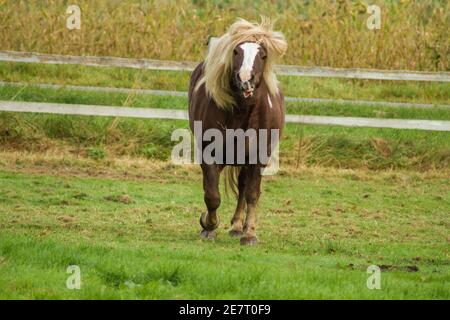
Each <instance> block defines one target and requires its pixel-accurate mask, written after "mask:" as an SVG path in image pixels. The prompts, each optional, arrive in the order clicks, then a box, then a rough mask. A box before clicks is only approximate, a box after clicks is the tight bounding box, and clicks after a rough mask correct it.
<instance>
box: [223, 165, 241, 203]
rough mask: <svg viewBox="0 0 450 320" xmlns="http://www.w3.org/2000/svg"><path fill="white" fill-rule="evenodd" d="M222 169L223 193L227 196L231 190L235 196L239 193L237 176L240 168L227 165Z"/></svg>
mask: <svg viewBox="0 0 450 320" xmlns="http://www.w3.org/2000/svg"><path fill="white" fill-rule="evenodd" d="M223 170H224V172H223V173H224V182H225V194H226V195H227V196H228V195H229V194H230V191H231V192H232V193H233V194H234V195H235V196H237V195H238V194H239V190H238V177H239V172H240V171H241V168H240V167H237V166H227V167H225V168H224V169H223Z"/></svg>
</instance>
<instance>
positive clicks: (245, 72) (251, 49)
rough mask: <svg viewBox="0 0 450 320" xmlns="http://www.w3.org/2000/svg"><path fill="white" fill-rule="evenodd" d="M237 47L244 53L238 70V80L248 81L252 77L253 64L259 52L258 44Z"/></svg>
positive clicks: (245, 44) (250, 43) (244, 44)
mask: <svg viewBox="0 0 450 320" xmlns="http://www.w3.org/2000/svg"><path fill="white" fill-rule="evenodd" d="M239 47H240V48H241V49H242V50H243V51H244V59H243V60H242V65H241V68H240V69H239V78H241V81H249V80H250V79H251V77H252V70H253V63H254V62H255V58H256V55H257V54H258V51H259V44H257V43H254V42H246V43H243V44H241V45H240V46H239Z"/></svg>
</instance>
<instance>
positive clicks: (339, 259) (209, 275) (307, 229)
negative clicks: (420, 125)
mask: <svg viewBox="0 0 450 320" xmlns="http://www.w3.org/2000/svg"><path fill="white" fill-rule="evenodd" d="M200 181H201V177H200V170H199V169H198V168H196V167H192V168H191V167H174V166H173V165H170V164H167V163H164V162H162V163H160V162H154V161H147V160H137V159H115V160H111V161H94V160H89V159H82V158H77V157H70V156H67V155H52V154H47V155H42V154H41V155H36V154H30V153H26V152H25V153H24V152H20V153H16V152H12V153H2V154H1V157H0V230H1V232H0V269H1V272H0V288H1V290H0V298H3V299H5V298H7V299H10V298H19V299H22V298H33V299H36V298H39V299H55V298H70V299H79V298H88V299H92V298H100V299H107V298H108V299H109V298H113V299H117V298H130V299H135V298H162V299H168V298H171V299H184V298H193V299H197V298H208V299H216V298H218V299H221V298H229V299H260V298H267V299H299V298H307V299H314V298H318V299H323V298H331V299H337V298H345V299H347V298H348V299H373V298H379V299H387V298H393V299H417V298H423V299H431V298H435V299H449V298H450V292H449V290H448V286H449V284H450V276H449V274H450V262H449V257H448V241H450V238H449V233H448V230H449V227H450V226H449V220H448V216H449V215H448V214H449V212H450V202H449V201H450V189H449V185H450V179H449V175H448V173H447V174H444V173H443V172H439V171H436V172H428V173H424V174H418V173H411V172H402V171H396V172H385V173H371V172H367V171H359V170H356V171H354V170H327V169H320V168H306V167H301V168H299V169H292V168H290V169H289V170H285V169H283V170H282V171H281V174H280V175H278V176H276V177H271V178H268V179H266V180H265V181H264V183H263V196H262V198H261V203H260V221H259V237H260V242H261V243H260V245H259V246H257V247H252V248H247V247H241V246H240V245H239V243H238V241H237V240H236V239H232V238H229V237H228V234H227V232H226V231H227V230H226V229H227V227H228V223H227V222H228V221H229V220H230V218H231V214H232V209H233V205H234V201H233V200H232V199H224V201H223V204H222V206H221V209H220V215H221V218H222V225H221V227H220V229H219V235H218V238H217V240H216V241H215V242H204V241H202V240H200V238H199V231H200V228H199V226H198V216H199V214H200V212H201V211H202V210H203V200H202V191H201V184H200ZM373 264H375V265H379V266H381V270H382V272H381V290H369V289H367V287H366V280H367V278H368V276H369V274H367V273H366V269H367V267H368V266H369V265H373ZM69 265H78V266H79V267H80V269H81V281H82V287H81V290H69V289H67V288H66V286H65V284H66V279H67V277H68V276H69V274H66V268H67V267H68V266H69Z"/></svg>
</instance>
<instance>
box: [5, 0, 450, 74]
mask: <svg viewBox="0 0 450 320" xmlns="http://www.w3.org/2000/svg"><path fill="white" fill-rule="evenodd" d="M74 3H77V4H79V5H80V7H81V11H82V28H81V30H80V31H78V30H72V31H70V30H68V29H67V28H66V23H65V22H66V18H67V16H68V15H66V14H65V11H66V8H67V6H68V5H69V3H68V2H67V1H64V0H46V1H27V0H0V30H1V32H0V47H1V48H2V50H7V49H9V50H18V51H38V52H46V53H60V54H75V55H81V54H82V55H100V56H102V55H110V56H124V57H142V58H155V59H174V60H201V58H202V57H203V54H204V51H205V45H206V43H207V41H208V38H209V37H210V36H217V35H221V34H223V33H224V32H225V30H226V29H227V27H228V26H229V25H230V24H231V23H232V22H233V21H234V20H235V19H236V17H242V18H246V19H250V20H256V19H258V18H259V15H261V14H262V15H267V16H269V17H271V18H273V19H276V20H277V29H279V30H281V31H282V32H283V33H284V34H285V35H286V37H287V39H288V43H289V50H288V53H287V55H286V57H285V59H284V61H283V63H286V64H297V65H318V66H334V67H368V68H382V69H413V70H444V71H445V70H449V68H450V66H449V61H450V57H449V54H450V53H449V48H450V40H449V37H448V30H449V28H450V27H449V23H450V22H449V12H450V10H449V4H448V1H445V0H423V1H410V0H401V1H394V0H386V1H379V0H377V1H371V2H370V4H377V5H379V6H380V7H381V12H382V28H381V30H376V31H371V30H368V29H367V27H366V20H367V17H368V16H369V15H368V14H367V13H366V7H367V5H368V2H367V1H362V0H334V1H328V0H318V1H309V0H304V1H294V0H288V1H281V0H271V1H266V0H256V1H244V0H237V1H228V0H227V1H216V0H213V1H209V0H208V1H206V0H177V1H174V0H164V1H158V0H156V1H138V0H125V1H119V0H97V1H85V0H83V1H75V2H71V3H70V4H74Z"/></svg>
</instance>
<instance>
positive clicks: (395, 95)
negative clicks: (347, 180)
mask: <svg viewBox="0 0 450 320" xmlns="http://www.w3.org/2000/svg"><path fill="white" fill-rule="evenodd" d="M189 74H190V73H189V72H175V71H152V70H135V69H126V68H106V67H84V66H71V65H42V64H33V63H12V62H0V80H1V81H14V82H28V83H52V84H66V85H69V84H70V85H84V86H105V87H124V88H147V89H165V90H178V91H187V88H188V82H189ZM279 79H280V82H281V87H282V89H283V92H284V94H285V95H286V96H292V97H307V98H330V99H360V100H379V101H404V102H413V103H436V104H438V103H441V104H450V84H448V83H421V82H405V81H375V80H346V79H331V78H302V77H288V76H280V77H279Z"/></svg>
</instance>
